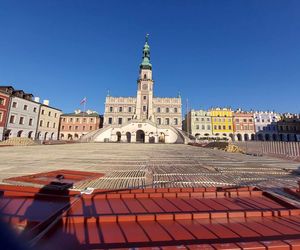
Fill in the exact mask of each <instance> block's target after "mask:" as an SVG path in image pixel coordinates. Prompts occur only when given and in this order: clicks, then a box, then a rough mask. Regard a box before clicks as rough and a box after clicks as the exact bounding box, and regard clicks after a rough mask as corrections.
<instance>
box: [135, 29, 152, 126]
mask: <svg viewBox="0 0 300 250" xmlns="http://www.w3.org/2000/svg"><path fill="white" fill-rule="evenodd" d="M148 37H149V35H148V34H147V35H146V41H145V45H144V48H143V60H142V63H141V64H140V71H139V78H138V81H137V85H138V89H137V99H136V111H135V112H136V113H135V118H136V119H138V120H143V121H144V120H151V121H153V122H154V121H155V119H154V116H153V83H154V82H153V80H152V64H151V63H150V46H149V45H148Z"/></svg>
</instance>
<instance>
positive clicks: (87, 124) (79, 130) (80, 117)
mask: <svg viewBox="0 0 300 250" xmlns="http://www.w3.org/2000/svg"><path fill="white" fill-rule="evenodd" d="M101 119H102V117H101V116H100V115H99V114H98V113H97V112H95V111H90V110H87V111H86V112H82V111H80V110H75V112H74V113H69V114H62V115H61V116H60V132H59V138H60V140H69V141H70V140H71V141H72V140H75V141H76V140H79V139H80V138H81V137H82V136H84V135H86V134H87V133H89V132H92V131H95V130H97V129H99V128H100V125H101V123H102V122H101Z"/></svg>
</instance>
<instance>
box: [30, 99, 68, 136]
mask: <svg viewBox="0 0 300 250" xmlns="http://www.w3.org/2000/svg"><path fill="white" fill-rule="evenodd" d="M36 101H38V102H39V99H36ZM61 114H62V112H61V110H60V109H56V108H53V107H51V106H49V101H48V100H45V101H44V102H43V104H41V107H40V112H39V120H38V128H37V134H36V139H37V140H43V141H46V140H58V131H59V121H60V115H61Z"/></svg>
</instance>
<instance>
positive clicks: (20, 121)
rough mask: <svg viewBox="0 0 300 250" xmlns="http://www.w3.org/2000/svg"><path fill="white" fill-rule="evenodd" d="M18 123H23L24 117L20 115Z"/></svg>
mask: <svg viewBox="0 0 300 250" xmlns="http://www.w3.org/2000/svg"><path fill="white" fill-rule="evenodd" d="M19 124H24V117H22V116H21V117H20V120H19Z"/></svg>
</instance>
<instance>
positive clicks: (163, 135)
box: [158, 133, 165, 143]
mask: <svg viewBox="0 0 300 250" xmlns="http://www.w3.org/2000/svg"><path fill="white" fill-rule="evenodd" d="M158 142H160V143H165V134H164V133H160V134H159V138H158Z"/></svg>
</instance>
